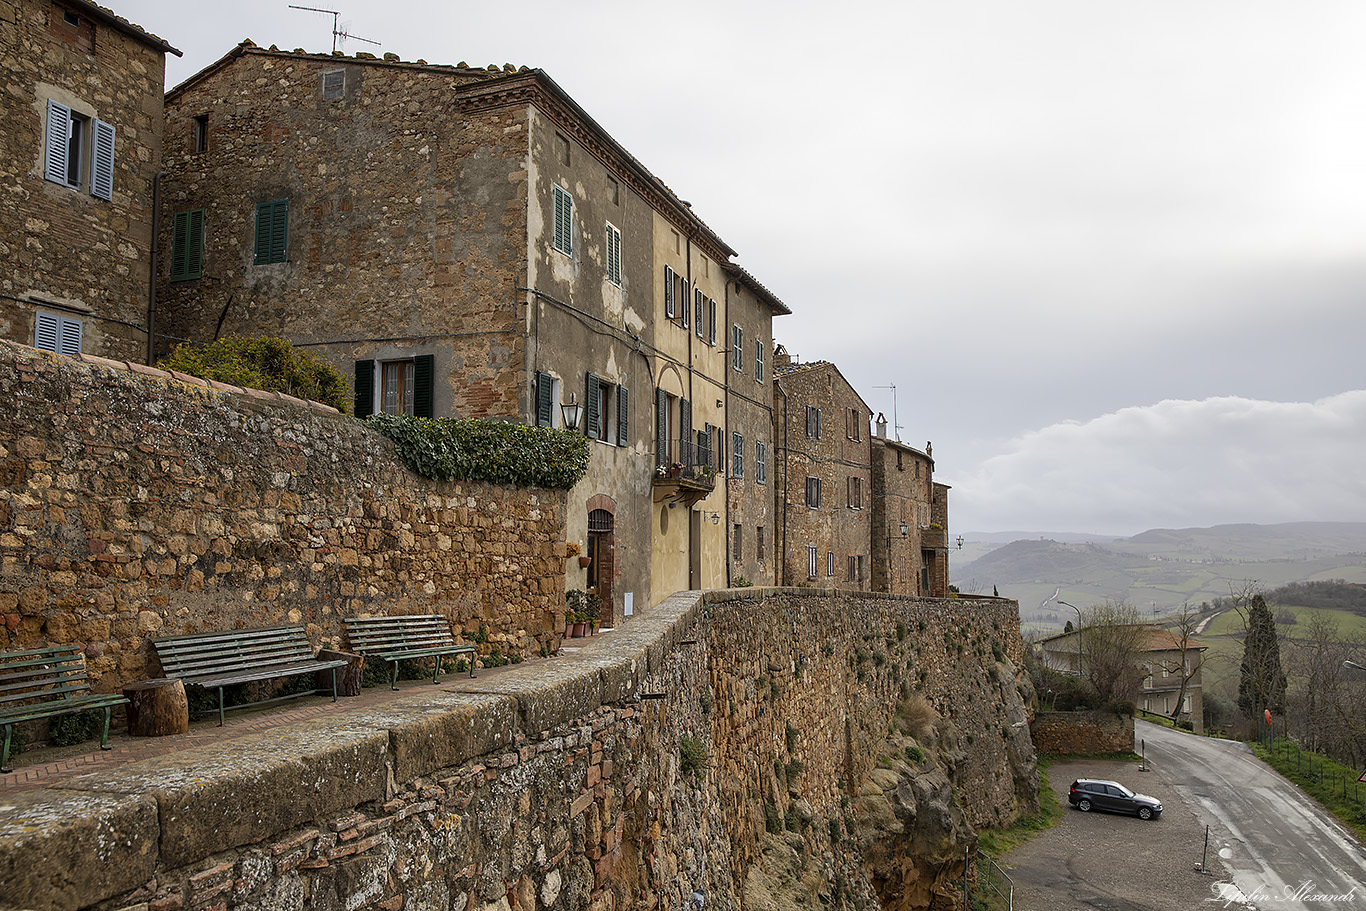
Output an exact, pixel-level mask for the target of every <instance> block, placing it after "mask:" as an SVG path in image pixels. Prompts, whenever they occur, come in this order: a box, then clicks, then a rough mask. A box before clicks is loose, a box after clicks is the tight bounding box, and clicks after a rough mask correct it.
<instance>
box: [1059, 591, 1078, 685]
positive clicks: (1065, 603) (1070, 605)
mask: <svg viewBox="0 0 1366 911" xmlns="http://www.w3.org/2000/svg"><path fill="white" fill-rule="evenodd" d="M1058 603H1059V604H1062V605H1064V606H1066V607H1070V608H1072V610H1074V611H1076V612H1077V676H1078V677H1080V676H1081V608H1079V607H1077V606H1076V605H1075V604H1068V603H1067V602H1066V601H1064V600H1062V599H1061V598H1059V599H1058Z"/></svg>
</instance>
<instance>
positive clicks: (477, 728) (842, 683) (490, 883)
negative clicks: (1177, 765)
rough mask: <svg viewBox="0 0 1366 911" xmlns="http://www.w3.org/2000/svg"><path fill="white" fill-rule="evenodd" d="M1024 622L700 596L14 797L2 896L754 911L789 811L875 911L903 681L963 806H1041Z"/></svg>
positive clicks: (222, 903)
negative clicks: (889, 739) (246, 733)
mask: <svg viewBox="0 0 1366 911" xmlns="http://www.w3.org/2000/svg"><path fill="white" fill-rule="evenodd" d="M1013 619H1015V605H1014V604H1013V602H1004V601H1002V602H997V603H995V604H983V603H980V602H979V603H977V604H974V605H972V606H970V607H968V606H965V605H962V604H956V603H954V602H953V601H951V600H944V601H928V602H919V601H915V600H912V599H904V598H902V599H897V598H888V597H878V596H858V595H849V594H843V593H841V594H834V595H832V596H824V597H823V596H821V595H820V594H818V593H812V592H807V591H798V590H791V589H766V590H765V589H745V590H735V591H731V592H718V593H707V594H706V595H699V594H698V593H682V594H679V595H675V596H673V597H671V598H669V599H667V600H666V601H664V602H663V603H661V604H660V605H658V606H657V607H655V608H652V609H651V610H650V611H648V612H646V613H644V614H643V615H639V616H637V617H635V618H633V619H632V621H631V622H630V623H629V624H627V625H626V626H623V627H622V628H620V629H618V630H616V631H615V632H613V633H612V634H611V635H610V636H605V637H603V638H601V639H599V640H595V641H594V643H592V644H591V645H589V646H587V647H585V648H584V649H582V650H580V651H579V652H578V653H577V654H575V655H572V656H567V657H563V658H557V659H555V660H553V661H550V662H536V663H534V664H526V665H522V666H519V667H516V668H510V669H506V670H504V671H501V672H499V673H498V674H491V675H488V676H487V677H486V678H483V679H480V680H477V681H474V682H471V683H468V684H467V683H463V682H462V683H460V684H459V685H460V687H461V689H462V690H463V691H462V692H454V691H451V690H450V689H448V688H447V687H432V686H427V685H424V686H422V687H421V688H415V689H414V690H413V691H411V692H410V693H407V694H405V695H404V696H403V697H402V698H401V699H400V700H398V701H397V702H393V703H389V704H386V705H383V706H380V707H376V708H371V709H360V710H356V711H353V712H347V713H345V714H343V715H340V716H332V717H330V718H326V719H323V718H320V719H315V720H313V721H310V722H305V723H300V724H294V725H289V726H282V727H280V728H278V729H275V730H272V731H269V732H265V733H262V734H259V735H255V736H252V737H249V738H246V739H245V740H238V741H234V742H233V743H231V744H224V745H223V746H221V747H217V746H215V747H201V748H197V749H194V750H189V751H184V752H181V753H176V754H173V755H171V756H169V757H167V758H165V759H162V760H155V761H148V762H143V763H136V764H133V765H130V766H127V767H124V768H120V769H117V770H111V771H108V772H100V773H95V774H91V775H86V776H82V777H78V778H74V779H69V780H67V781H64V782H62V783H60V784H58V785H55V786H53V787H51V788H48V789H46V790H42V791H34V792H26V793H19V794H12V795H6V796H5V798H4V801H5V803H6V805H7V806H8V807H9V810H8V811H7V812H6V814H4V816H3V817H0V905H3V904H5V903H9V904H12V905H15V906H19V907H30V908H34V909H44V911H46V909H79V908H98V909H101V911H103V909H115V908H118V909H122V908H126V907H146V908H147V909H149V911H182V909H190V911H199V909H209V908H218V909H226V911H236V909H259V908H272V909H288V911H294V909H299V911H302V909H303V908H316V909H323V911H331V909H341V908H346V909H350V911H363V909H364V911H368V909H390V911H397V909H400V908H427V907H431V908H456V909H461V911H465V909H479V911H495V909H496V911H510V909H518V911H538V909H565V911H583V909H591V911H615V909H624V908H644V909H655V908H660V909H664V908H669V909H672V908H682V907H685V906H686V904H687V902H688V901H689V898H690V896H691V895H692V894H693V892H694V891H701V892H702V893H703V894H704V895H705V896H706V903H707V907H708V908H718V909H738V908H740V907H741V904H742V901H741V896H742V895H749V894H750V892H749V890H751V889H752V888H753V887H754V883H753V882H752V873H753V870H754V869H755V866H756V865H757V864H761V863H762V862H763V850H764V845H765V842H766V839H771V838H772V837H773V836H772V835H765V829H766V828H769V829H770V831H771V830H772V824H773V822H774V820H775V819H776V820H777V821H778V824H779V828H783V827H784V826H785V827H786V829H787V830H786V831H785V832H784V833H783V835H784V837H785V838H786V844H787V845H788V846H789V847H788V848H786V849H784V850H786V851H788V853H789V854H793V855H794V856H800V857H802V858H805V859H806V862H808V863H810V864H813V865H814V868H817V869H818V870H819V871H820V872H819V873H818V878H819V879H821V882H820V883H818V884H816V885H814V886H813V887H812V888H813V889H816V888H819V889H820V890H821V891H822V894H823V895H824V896H825V897H826V899H827V903H828V904H829V905H830V906H831V907H833V908H837V909H852V908H854V907H874V906H875V905H876V902H875V901H874V902H872V903H869V901H868V900H867V899H868V896H872V895H874V893H875V890H874V888H873V878H870V876H869V874H868V873H867V872H865V871H864V870H863V867H862V864H863V860H862V855H861V853H860V851H861V848H860V843H859V840H858V839H857V838H843V839H834V838H833V837H832V835H831V833H832V832H839V831H845V830H844V829H841V827H842V826H843V827H847V826H848V825H849V824H850V823H849V820H851V819H852V818H853V817H851V816H850V815H849V814H850V812H851V811H849V810H847V809H846V808H845V807H846V806H847V798H849V797H850V796H851V795H858V800H859V801H860V802H862V801H865V800H867V799H869V798H868V797H867V796H866V794H867V793H868V792H867V790H866V786H865V785H862V784H860V782H861V780H863V779H865V778H866V777H874V778H875V777H877V776H878V775H891V774H892V772H891V771H890V766H891V765H892V764H894V763H891V762H889V759H888V758H886V757H882V756H881V755H880V754H881V753H882V752H884V751H885V745H884V742H883V741H884V739H885V736H886V731H887V727H888V723H889V721H890V719H891V716H892V714H893V712H892V710H891V709H890V708H889V703H891V704H893V705H894V704H895V701H896V700H895V698H893V697H894V696H895V695H896V693H897V692H898V691H899V690H900V689H901V688H902V685H903V683H906V682H908V687H907V688H908V689H909V690H910V691H911V692H912V693H916V692H919V693H920V694H922V695H923V697H924V698H926V699H927V700H928V701H929V702H930V703H931V704H932V705H933V706H934V708H935V710H937V711H938V712H939V713H940V714H942V715H943V716H944V717H945V718H948V719H950V722H949V724H948V725H947V726H946V727H944V728H942V731H944V732H946V733H944V734H943V735H942V736H944V737H945V738H948V737H950V736H951V737H952V738H953V739H954V740H955V743H954V744H951V745H947V746H944V747H942V750H943V752H945V753H946V754H948V753H952V754H954V755H956V756H957V759H956V763H955V764H954V765H953V766H952V767H948V768H944V767H939V768H935V769H930V768H926V769H924V770H923V771H922V774H927V775H928V776H929V777H930V778H935V777H938V778H940V779H944V776H945V775H947V776H948V778H947V779H944V780H946V781H948V782H951V784H952V788H953V790H954V791H955V792H956V793H957V798H956V799H955V800H954V803H958V804H961V805H963V806H964V807H965V808H966V807H969V806H970V805H980V809H979V810H978V811H977V812H978V815H979V817H980V818H982V819H983V820H984V821H989V822H992V823H996V822H1002V821H1008V820H1009V819H1010V818H1013V816H1012V813H1013V812H1018V810H1019V809H1023V808H1025V807H1027V806H1029V805H1031V804H1032V803H1033V801H1034V800H1036V797H1037V794H1036V790H1037V778H1034V779H1033V781H1034V784H1033V787H1034V789H1035V790H1034V791H1032V792H1031V791H1030V790H1029V787H1028V784H1027V783H1022V782H1025V781H1027V779H1028V778H1029V775H1028V774H1027V773H1025V774H1021V772H1020V770H1019V769H1017V768H1016V767H1015V766H1014V765H1013V764H1015V763H1017V762H1018V763H1020V764H1022V765H1023V766H1027V767H1028V768H1030V769H1032V763H1033V752H1032V749H1030V748H1029V745H1028V735H1027V730H1026V731H1025V732H1024V733H1023V734H1017V733H1009V734H1003V733H1002V730H1001V728H1002V726H1003V725H1006V726H1007V729H1008V730H1009V731H1011V732H1014V731H1016V728H1014V727H1010V726H1009V724H1010V719H1011V718H1016V719H1018V718H1021V717H1022V714H1023V707H1022V700H1021V698H1020V695H1019V694H1018V693H1017V692H1015V684H1014V681H1013V678H1012V677H1011V675H1010V673H1009V667H1010V663H1009V662H1010V655H1012V654H1014V655H1017V656H1018V652H1019V648H1020V644H1019V634H1018V622H1017V621H1016V622H1015V624H1014V625H1013V626H1011V624H1010V621H1011V620H1013ZM921 620H923V621H924V623H925V627H924V628H923V629H921V628H919V623H920V621H921ZM898 624H900V625H898ZM998 624H999V626H1000V627H1001V628H1000V629H997V626H998ZM946 633H947V634H946ZM960 644H961V645H962V646H963V648H962V650H961V653H960V650H959V648H958V646H959V645H960ZM993 645H994V646H995V648H993ZM879 651H880V652H882V653H883V654H884V656H885V657H884V660H883V661H882V662H881V663H879V660H878V659H877V658H875V657H873V656H874V655H876V654H877V653H878V652H879ZM898 651H901V652H902V654H900V655H898V654H897V652H898ZM997 652H1000V653H1001V654H1002V657H1003V658H1005V659H1006V660H1005V661H998V660H997ZM865 656H866V657H865ZM922 669H923V670H924V671H925V674H924V680H923V682H922V681H921V673H920V672H921V670H922ZM455 685H456V684H455V683H454V682H452V684H451V686H452V687H453V686H455ZM1021 724H1022V723H1021ZM1020 730H1025V729H1023V727H1021V728H1020ZM1021 738H1022V739H1021ZM1020 750H1022V751H1023V753H1024V754H1025V755H1020V756H1012V755H1011V754H1012V751H1020ZM690 756H691V761H690V760H689V758H688V757H690ZM892 759H895V757H892ZM775 760H776V762H775ZM794 761H795V763H797V764H794ZM867 770H873V771H871V772H869V773H868V775H867V776H865V775H864V773H865V772H866V771H867ZM874 791H876V788H874ZM908 793H909V792H908ZM916 793H917V794H920V793H921V792H920V789H919V785H917V786H916ZM984 795H985V796H986V799H984ZM925 800H926V798H925V797H924V795H921V801H922V802H921V804H920V808H921V812H922V813H925V812H927V806H926V803H925ZM997 804H1000V805H1001V806H1002V808H1000V809H997V808H994V806H987V805H997ZM914 805H915V804H914V802H913V803H912V808H913V807H914ZM770 807H772V809H771V810H770ZM1008 808H1015V810H1013V811H1012V810H1011V809H1008ZM986 817H990V819H986ZM908 826H909V821H908ZM849 834H851V835H853V834H854V833H852V832H850V833H849ZM895 842H896V839H894V838H893V839H892V840H891V842H889V841H888V839H881V840H880V843H881V844H882V846H883V847H884V848H886V846H887V845H888V844H892V846H893V848H894V849H895V850H900V851H905V852H914V851H915V850H916V849H917V848H916V843H915V842H914V841H913V840H912V839H911V838H910V837H909V836H908V837H907V838H906V839H905V840H904V844H894V843H895ZM955 851H956V854H955V855H954V856H961V855H962V845H961V844H960V845H958V846H957V847H956V848H954V849H953V850H952V851H950V853H951V854H953V852H955ZM960 872H961V871H960ZM935 875H937V876H939V877H942V878H944V879H950V878H952V876H953V872H952V871H951V870H949V869H948V868H947V865H943V869H938V872H937V873H936V874H935ZM941 885H942V884H941ZM812 900H813V901H814V900H815V897H814V893H813V895H812ZM746 901H749V899H746ZM896 906H897V907H923V906H925V905H923V904H910V905H908V904H906V903H905V902H899V903H898V904H897V905H896Z"/></svg>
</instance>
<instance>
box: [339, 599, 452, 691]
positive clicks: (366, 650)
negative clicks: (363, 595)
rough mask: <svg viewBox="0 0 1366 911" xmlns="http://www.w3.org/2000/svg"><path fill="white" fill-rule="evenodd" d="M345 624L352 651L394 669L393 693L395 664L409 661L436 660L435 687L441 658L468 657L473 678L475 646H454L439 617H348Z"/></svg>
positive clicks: (446, 623) (393, 678)
mask: <svg viewBox="0 0 1366 911" xmlns="http://www.w3.org/2000/svg"><path fill="white" fill-rule="evenodd" d="M345 622H346V637H347V639H349V640H350V642H351V648H352V649H353V650H355V651H357V652H359V653H360V654H362V655H366V656H368V657H373V658H380V659H383V660H384V661H388V662H389V663H390V664H392V665H393V666H394V670H393V674H392V676H391V678H390V680H389V686H390V688H392V689H398V663H399V662H400V661H403V660H405V659H408V658H429V657H435V658H436V667H435V668H434V669H433V670H432V683H436V682H437V679H436V678H437V675H438V674H440V673H441V658H442V657H443V656H445V655H461V654H467V655H469V656H470V677H473V676H474V646H472V645H461V644H459V643H458V642H456V641H455V637H454V636H452V635H451V624H450V622H449V621H448V620H447V619H446V618H445V617H443V616H441V615H440V614H424V615H420V616H414V617H350V618H348V619H347V620H346V621H345Z"/></svg>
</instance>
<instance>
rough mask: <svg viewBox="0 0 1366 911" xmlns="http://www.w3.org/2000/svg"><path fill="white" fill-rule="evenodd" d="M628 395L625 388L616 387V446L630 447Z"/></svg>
mask: <svg viewBox="0 0 1366 911" xmlns="http://www.w3.org/2000/svg"><path fill="white" fill-rule="evenodd" d="M629 403H630V394H629V393H628V392H627V391H626V387H625V386H618V387H617V445H618V446H630V445H631V406H630V404H629Z"/></svg>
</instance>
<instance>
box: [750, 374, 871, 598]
mask: <svg viewBox="0 0 1366 911" xmlns="http://www.w3.org/2000/svg"><path fill="white" fill-rule="evenodd" d="M773 361H774V364H773V371H774V383H775V385H776V389H775V392H774V410H775V424H774V445H775V447H776V449H777V453H778V455H777V466H776V473H777V475H778V477H777V478H776V482H777V485H778V487H777V502H776V505H775V508H776V510H777V512H778V525H779V527H780V530H781V531H780V535H779V539H778V541H777V542H776V543H777V545H778V554H777V559H778V563H779V578H778V584H780V585H814V586H818V587H821V588H847V589H856V590H864V591H868V590H872V588H873V579H872V572H871V571H872V562H871V556H872V554H871V548H872V541H873V537H872V525H873V510H872V489H871V481H872V442H871V436H872V434H871V432H870V426H869V425H870V420H871V418H872V414H871V413H870V412H869V410H868V406H867V405H866V404H865V403H864V401H863V399H862V398H860V397H859V394H858V393H857V392H856V391H855V390H854V388H853V387H852V386H851V385H849V382H848V381H847V380H845V378H844V375H843V374H841V373H840V371H839V368H837V367H836V366H835V365H834V364H832V363H830V362H828V361H812V362H810V363H806V364H800V363H797V362H795V361H794V360H793V359H792V358H791V356H790V355H788V354H787V352H786V351H785V350H783V349H782V348H781V347H779V348H778V349H776V350H775V352H774V356H773Z"/></svg>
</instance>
